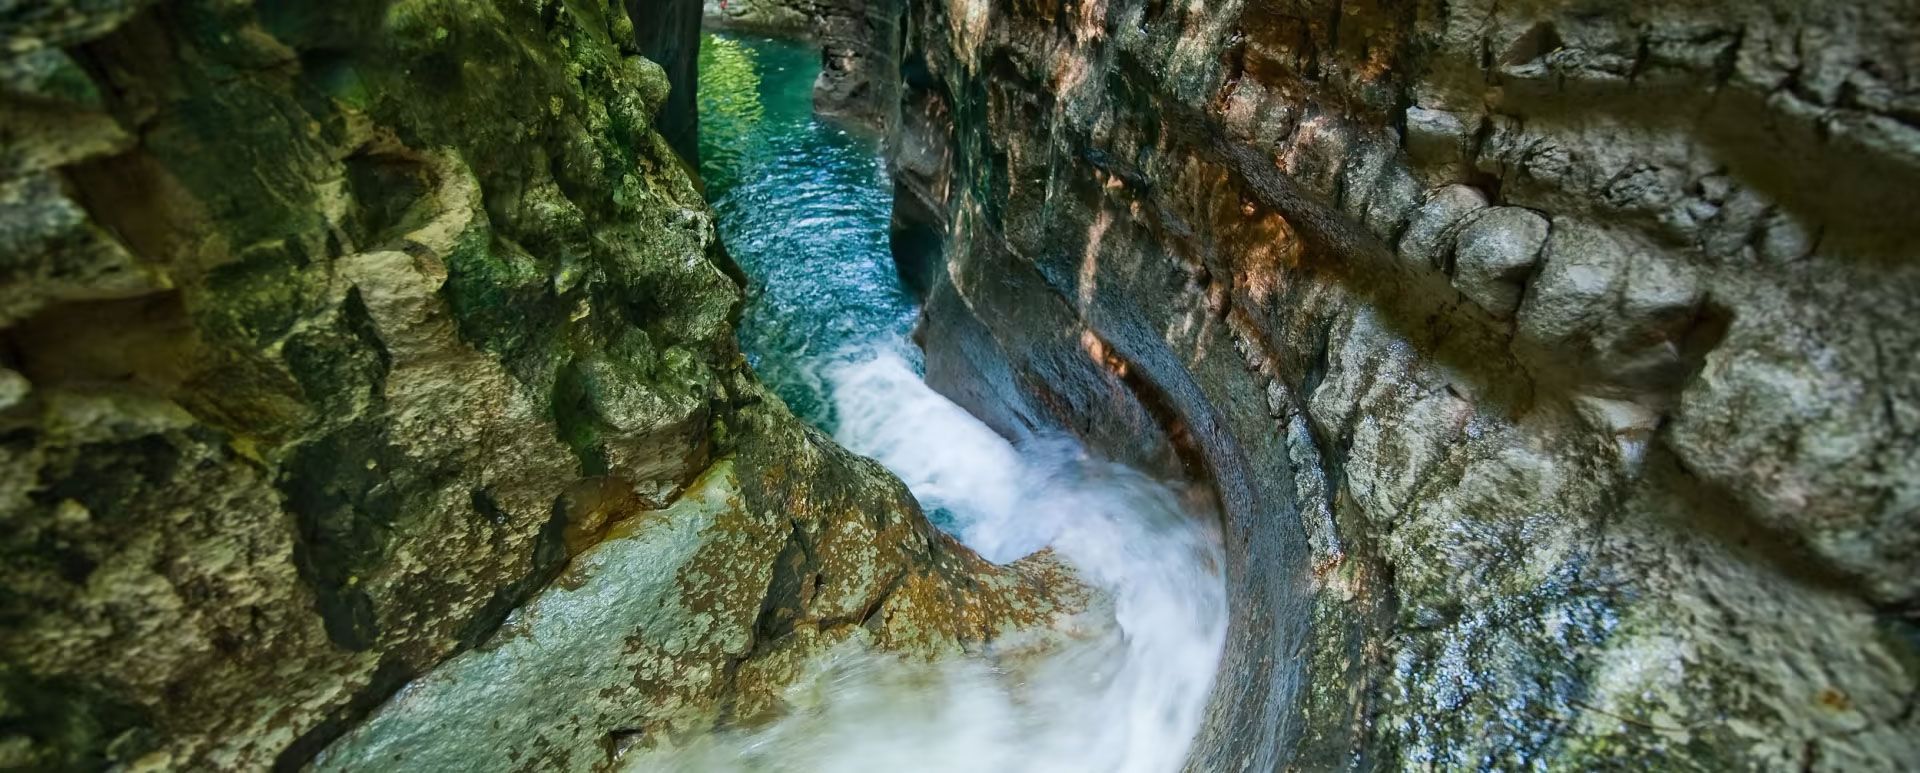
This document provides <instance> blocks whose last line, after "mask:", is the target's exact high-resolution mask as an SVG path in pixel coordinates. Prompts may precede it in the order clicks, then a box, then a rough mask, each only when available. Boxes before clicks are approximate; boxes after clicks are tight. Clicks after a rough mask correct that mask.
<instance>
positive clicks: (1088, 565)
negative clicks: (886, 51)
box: [629, 35, 1227, 773]
mask: <svg viewBox="0 0 1920 773" xmlns="http://www.w3.org/2000/svg"><path fill="white" fill-rule="evenodd" d="M818 67H819V61H818V54H817V53H816V52H815V51H813V50H812V49H810V48H808V47H806V46H802V45H799V44H794V43H787V42H782V41H772V40H764V39H758V38H750V37H733V36H722V35H711V36H708V38H707V39H706V43H705V45H704V46H703V48H702V52H701V73H700V80H701V94H700V97H701V103H700V110H701V116H700V122H701V132H700V134H701V136H700V140H701V141H700V145H701V148H700V150H701V154H702V162H701V172H702V176H703V178H704V179H705V184H706V186H707V193H708V198H709V200H710V201H711V202H712V203H713V207H714V210H715V212H716V214H717V217H718V224H719V229H720V232H721V235H722V237H723V238H724V239H725V240H726V242H727V245H728V247H729V249H730V250H731V252H732V253H733V255H734V257H735V259H736V260H737V261H738V262H739V263H740V265H741V267H742V268H743V269H744V270H745V272H746V273H747V275H748V277H749V279H750V281H751V285H752V289H751V290H750V292H749V298H748V305H747V308H746V310H745V313H744V317H743V319H742V321H741V324H740V330H739V336H740V342H741V347H742V349H743V350H744V351H745V352H746V354H747V357H748V359H749V361H751V362H752V364H753V366H754V368H755V369H756V370H757V371H758V373H759V374H760V377H761V378H762V379H763V380H765V381H766V382H767V383H768V384H769V385H771V386H772V388H773V389H774V391H775V392H776V393H777V394H779V395H780V397H781V398H782V399H783V400H785V401H786V402H787V404H788V405H789V406H791V407H792V408H793V410H794V411H795V413H797V414H799V415H800V416H801V417H802V418H804V419H806V420H807V421H809V422H812V423H813V424H815V425H816V426H819V427H820V428H821V429H823V430H825V431H827V432H830V433H831V434H832V435H833V436H834V438H835V439H836V440H838V441H839V442H840V443H842V444H843V445H846V446H847V447H849V448H851V449H853V450H854V451H856V452H858V453H861V454H865V455H867V456H870V457H873V458H874V459H876V460H878V461H880V462H881V463H882V464H884V465H886V466H887V467H888V468H889V469H891V470H893V472H894V473H895V474H897V475H899V476H900V478H901V479H902V480H904V481H905V482H906V483H907V485H908V487H909V488H910V489H912V491H913V493H914V495H915V497H916V498H918V499H919V500H920V502H921V503H922V505H923V506H924V507H925V508H926V509H927V511H928V513H929V515H930V517H932V519H933V520H934V523H935V524H936V525H937V526H939V527H940V528H942V529H944V530H946V531H948V532H949V533H952V534H953V535H954V536H956V537H957V538H959V539H960V540H961V541H962V542H964V543H965V544H967V545H968V546H969V547H971V548H973V549H974V550H976V551H978V552H979V553H980V554H981V555H983V556H984V557H986V558H987V559H989V560H991V561H995V562H1009V561H1014V560H1017V559H1019V558H1022V557H1024V556H1027V555H1029V554H1031V553H1033V552H1035V551H1038V550H1041V549H1045V548H1051V549H1052V550H1053V551H1055V553H1056V554H1057V555H1059V556H1060V557H1061V558H1062V559H1064V560H1065V561H1066V562H1067V563H1068V564H1070V565H1071V566H1072V567H1074V569H1075V570H1076V571H1077V572H1078V573H1079V575H1080V576H1081V578H1082V580H1083V581H1084V582H1086V583H1087V584H1088V585H1089V586H1091V587H1092V588H1094V589H1095V590H1096V592H1098V593H1100V594H1101V595H1102V597H1103V599H1104V600H1105V601H1104V602H1103V603H1101V604H1098V605H1096V607H1095V610H1094V611H1093V612H1091V613H1090V615H1091V616H1092V617H1095V618H1097V619H1095V620H1094V621H1093V623H1092V624H1091V625H1088V626H1083V629H1082V630H1080V631H1079V632H1078V633H1077V634H1076V635H1075V636H1074V637H1071V638H1070V639H1068V640H1067V641H1066V643H1064V644H1058V645H1055V646H1053V647H1052V648H1051V649H1049V650H1047V651H1046V652H1045V653H1044V654H1043V655H1041V656H1038V657H1037V658H1029V659H1026V660H1023V661H1022V662H1021V664H1020V665H1019V666H1018V667H1015V668H1009V667H1006V666H1005V664H1001V663H996V662H993V661H991V660H989V659H987V658H984V657H982V658H967V657H954V658H952V659H950V660H948V661H943V662H938V663H933V664H927V663H924V662H920V661H917V660H910V659H899V658H893V657H887V656H882V655H874V654H870V653H843V654H842V655H841V656H840V657H837V658H834V659H832V660H831V661H830V662H827V663H822V664H820V665H819V667H818V668H817V669H816V671H815V673H814V674H813V676H812V677H811V678H810V679H809V680H807V681H806V683H805V684H803V685H800V686H798V687H796V689H795V691H794V693H793V694H794V695H795V696H800V697H798V698H796V700H795V701H794V706H793V709H792V710H791V711H790V712H789V714H788V715H787V716H785V717H784V718H782V719H780V720H778V721H775V722H773V723H772V724H770V725H767V726H764V727H755V728H739V729H732V730H728V731H725V732H722V733H718V734H715V735H712V736H709V737H706V738H702V739H696V740H694V741H691V742H684V743H680V744H678V745H670V746H669V747H666V748H661V749H655V750H652V751H650V752H647V753H643V754H642V755H640V756H639V758H638V759H636V760H634V762H633V764H632V765H631V766H630V767H629V769H630V770H636V771H637V770H684V771H742V772H745V771H783V772H784V771H792V772H793V773H839V772H841V771H845V772H847V773H852V772H853V771H883V772H884V771H931V772H936V773H942V772H943V773H975V772H979V773H986V772H988V771H993V772H995V773H998V772H1001V771H1031V772H1032V773H1056V772H1057V773H1066V772H1068V771H1075V772H1079V771H1086V772H1088V773H1093V772H1098V773H1110V772H1124V773H1170V772H1171V771H1175V770H1178V769H1179V768H1180V766H1181V764H1182V763H1183V762H1184V760H1185V757H1186V750H1187V747H1188V745H1189V744H1190V743H1191V741H1192V738H1193V735H1194V733H1195V732H1196V731H1197V729H1198V727H1199V724H1200V721H1201V715H1202V711H1203V709H1204V707H1205V705H1206V700H1207V695H1208V692H1209V690H1210V689H1211V686H1212V679H1213V674H1214V669H1215V666H1216V665H1217V663H1218V660H1219V656H1220V649H1221V644H1222V641H1223V639H1224V637H1225V632H1226V609H1227V607H1226V597H1225V592H1224V588H1223V584H1222V578H1221V566H1222V558H1221V549H1220V546H1219V544H1218V543H1219V537H1218V534H1217V528H1216V526H1215V524H1217V518H1215V517H1213V516H1212V515H1211V514H1201V513H1192V512H1188V511H1187V510H1185V509H1183V504H1182V502H1183V500H1182V499H1181V498H1180V497H1177V496H1175V494H1174V492H1173V490H1172V489H1170V488H1169V487H1167V486H1165V485H1162V484H1161V483H1159V482H1156V481H1153V480H1150V479H1148V478H1147V477H1145V476H1143V475H1141V474H1139V473H1137V472H1135V471H1132V470H1130V469H1127V468H1125V467H1123V466H1120V465H1117V464H1113V463H1109V462H1105V461H1102V460H1099V459H1096V458H1092V457H1091V456H1089V455H1088V454H1087V453H1086V452H1085V451H1084V450H1083V449H1081V447H1080V446H1078V445H1077V444H1075V443H1073V442H1072V441H1071V440H1068V439H1066V438H1051V439H1044V440H1041V441H1036V442H1031V443H1026V444H1023V445H1021V446H1019V447H1016V446H1014V445H1013V444H1010V443H1009V442H1008V441H1006V440H1005V439H1003V438H1001V437H1000V436H998V435H996V434H995V433H993V432H992V431H991V430H989V429H988V428H987V427H986V426H985V425H984V424H981V423H980V422H979V421H978V420H976V419H974V418H973V417H972V416H970V415H969V414H967V413H966V412H965V411H964V410H962V409H961V408H959V407H958V406H956V405H954V404H953V403H952V402H950V401H948V400H947V399H946V398H944V397H942V396H940V395H939V394H938V393H936V392H934V391H933V390H932V389H930V388H928V387H927V386H926V384H925V383H924V382H923V381H922V380H921V377H920V374H921V370H922V366H921V361H920V356H919V352H918V351H917V349H916V348H915V347H914V346H913V345H912V343H911V342H910V340H909V335H910V333H911V330H912V327H913V325H914V322H915V319H916V316H917V313H918V309H917V308H916V306H915V300H914V298H913V297H912V295H911V294H910V293H908V292H907V291H906V289H905V288H904V287H903V286H902V284H901V282H900V279H899V277H898V275H897V274H896V272H895V270H894V268H893V264H892V259H891V257H890V255H889V253H888V247H887V228H888V222H889V213H890V207H891V186H890V185H889V183H888V181H887V178H886V171H885V165H884V163H883V161H882V159H881V157H880V152H879V148H878V147H877V143H876V141H875V140H874V139H872V138H869V137H866V136H863V135H861V134H860V133H858V132H850V131H846V130H843V129H840V128H837V127H835V126H832V125H831V124H828V123H825V122H822V121H819V120H816V119H815V117H814V116H813V112H812V99H811V86H812V84H813V80H814V77H815V76H816V74H817V73H818Z"/></svg>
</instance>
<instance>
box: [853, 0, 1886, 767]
mask: <svg viewBox="0 0 1920 773" xmlns="http://www.w3.org/2000/svg"><path fill="white" fill-rule="evenodd" d="M1203 6H1204V7H1203ZM1074 7H1075V8H1077V9H1078V12H1077V13H1064V14H1063V13H1061V12H1060V9H1059V7H1057V6H1054V5H1049V4H1044V3H1043V4H1030V3H1026V4H1023V3H1013V4H996V3H983V2H974V1H972V0H935V1H933V2H925V3H912V4H908V6H907V16H906V20H905V22H904V23H903V24H902V25H901V29H903V30H905V35H904V37H905V39H906V43H905V45H904V47H903V48H902V49H901V50H902V53H903V56H904V60H903V62H902V67H901V70H902V71H903V72H905V73H910V74H911V75H912V77H909V78H908V79H907V80H908V83H907V86H906V93H905V94H904V95H903V98H902V99H901V100H899V104H900V105H901V106H902V110H903V115H902V117H901V121H900V132H901V133H903V134H904V135H905V136H902V137H896V138H895V140H894V142H893V143H892V145H891V147H893V148H896V149H898V152H899V153H900V154H901V155H900V158H899V159H898V160H897V162H896V164H895V166H894V171H895V173H896V181H897V183H898V190H899V191H900V192H901V194H902V196H901V199H902V201H907V202H910V203H911V206H910V207H901V208H898V209H897V210H896V211H897V212H905V213H907V214H906V215H905V216H906V217H909V218H912V219H913V220H914V221H915V222H916V223H917V224H918V225H920V226H921V227H925V228H929V229H935V230H938V231H940V232H943V233H945V234H947V237H948V238H947V244H946V250H945V251H944V253H943V256H942V257H943V259H944V264H943V268H944V270H942V271H934V272H928V273H930V274H931V276H933V278H934V280H935V282H934V286H932V287H931V288H930V289H929V290H928V296H929V298H930V299H931V300H930V301H929V307H928V314H927V319H926V323H925V325H924V327H923V329H922V332H921V337H922V340H923V341H924V344H925V346H926V348H927V350H928V375H929V380H930V382H931V383H934V384H935V385H936V386H937V387H938V388H941V389H942V390H944V391H947V392H948V393H950V394H952V395H954V396H955V398H956V399H957V400H960V401H962V402H963V403H965V404H967V405H969V406H973V407H976V408H981V409H982V410H983V411H984V412H985V413H987V414H988V415H990V416H992V417H993V420H994V421H995V422H997V423H996V426H1004V427H1010V428H1015V430H1017V431H1034V429H1033V428H1041V429H1046V428H1053V429H1058V430H1061V431H1067V432H1074V433H1077V434H1079V435H1081V436H1082V437H1083V438H1084V439H1085V440H1086V441H1087V442H1088V444H1089V445H1090V446H1092V447H1094V448H1096V449H1100V450H1103V451H1105V452H1106V453H1108V454H1111V455H1114V456H1117V457H1121V458H1128V459H1135V460H1138V461H1140V462H1141V463H1143V464H1156V463H1157V464H1161V465H1163V469H1170V470H1183V471H1185V472H1186V473H1188V474H1190V475H1192V476H1194V477H1195V478H1198V479H1199V480H1201V481H1202V482H1204V483H1207V484H1210V485H1211V486H1212V487H1213V488H1214V489H1215V490H1216V491H1217V492H1218V495H1219V497H1220V500H1221V503H1222V507H1223V510H1224V511H1225V518H1224V524H1223V527H1224V529H1225V530H1226V533H1227V534H1228V540H1227V544H1228V546H1229V548H1228V549H1229V556H1228V564H1229V567H1228V575H1229V587H1230V590H1231V593H1232V594H1233V599H1232V603H1233V604H1234V608H1235V609H1236V614H1235V618H1234V621H1235V622H1234V625H1233V627H1232V630H1230V631H1229V637H1228V648H1227V652H1226V658H1225V661H1224V662H1223V665H1222V667H1221V671H1220V676H1219V682H1218V684H1219V687H1218V688H1217V689H1216V691H1215V695H1214V699H1213V700H1214V704H1213V709H1212V712H1213V713H1212V716H1211V717H1210V720H1209V722H1208V724H1207V726H1206V727H1205V728H1203V730H1202V732H1201V735H1200V738H1199V739H1198V741H1197V742H1196V746H1195V748H1194V751H1193V755H1192V757H1191V758H1190V760H1189V765H1188V769H1189V770H1193V771H1213V770H1277V769H1303V770H1318V769H1335V768H1364V769H1372V768H1388V769H1400V768H1408V769H1424V768H1447V769H1455V768H1459V769H1509V768H1535V767H1538V768H1546V769H1567V770H1576V769H1611V768H1630V767H1649V766H1651V767H1657V768H1662V769H1666V768H1678V769H1703V770H1718V769H1729V768H1732V769H1749V768H1750V769H1782V768H1796V767H1797V768H1803V769H1816V770H1853V769H1861V770H1903V769H1909V768H1912V767H1914V766H1915V764H1916V761H1920V742H1917V741H1916V740H1915V739H1916V738H1920V724H1916V723H1920V717H1917V716H1916V715H1915V713H1914V712H1913V711H1912V710H1911V706H1912V696H1913V695H1914V694H1915V691H1916V689H1917V686H1920V669H1916V667H1915V665H1914V664H1915V663H1920V648H1917V647H1916V642H1920V637H1916V633H1915V632H1916V628H1915V626H1914V621H1913V616H1912V614H1911V611H1912V609H1913V608H1914V604H1915V603H1916V596H1915V586H1914V581H1913V580H1914V578H1915V577H1920V568H1916V565H1915V563H1914V561H1915V558H1914V557H1915V556H1920V550H1916V549H1915V545H1914V535H1916V534H1920V528H1916V522H1915V517H1916V513H1920V509H1916V507H1915V506H1914V503H1915V502H1916V501H1920V499H1916V493H1915V492H1916V489H1915V481H1920V452H1917V451H1916V448H1920V445H1917V444H1916V443H1915V442H1914V435H1913V429H1912V428H1913V427H1915V426H1920V369H1915V368H1913V367H1911V365H1910V363H1911V362H1912V360H1913V358H1914V356H1915V355H1916V353H1917V352H1920V349H1916V346H1920V333H1916V331H1915V329H1914V326H1913V325H1912V324H1910V321H1911V319H1912V318H1913V317H1914V316H1915V315H1916V314H1920V306H1916V301H1915V299H1916V298H1920V268H1917V267H1920V263H1916V262H1915V261H1914V260H1913V258H1914V250H1915V247H1914V245H1915V244H1920V238H1917V237H1920V234H1917V233H1916V228H1915V225H1914V222H1913V220H1912V219H1911V218H1900V217H1890V216H1888V215H1887V213H1890V212H1907V211H1915V210H1920V133H1916V132H1914V131H1913V130H1912V127H1911V123H1912V122H1911V120H1909V119H1910V118H1911V115H1912V105H1913V104H1915V99H1916V98H1917V95H1920V91H1916V88H1915V84H1916V83H1917V82H1920V81H1916V80H1915V78H1914V76H1915V70H1914V60H1913V57H1912V56H1911V42H1912V39H1913V37H1914V35H1915V20H1916V19H1920V4H1916V3H1915V2H1914V1H1913V0H1897V1H1896V2H1879V1H1877V0H1841V1H1840V2H1828V3H1804V2H1793V1H1792V0H1766V1H1765V2H1761V3H1759V4H1758V5H1755V4H1753V3H1738V2H1732V1H1731V0H1708V1H1707V2H1702V3H1688V4H1658V5H1647V4H1633V3H1625V2H1612V1H1610V0H1601V1H1600V2H1586V3H1571V2H1542V3H1524V4H1514V3H1494V2H1487V1H1485V0H1471V1H1469V2H1449V3H1430V4H1420V7H1419V8H1417V9H1410V8H1409V7H1407V6H1405V5H1396V4H1390V3H1351V2H1348V3H1337V2H1306V3H1294V4H1287V3H1259V2H1249V3H1206V4H1195V3H1187V4H1179V3H1162V2H1154V1H1153V0H1114V1H1113V2H1108V3H1104V4H1094V5H1083V6H1074ZM875 45H877V46H883V45H888V44H886V43H884V42H881V41H876V43H875ZM1902 116H1905V118H1903V117H1902ZM1903 121H1904V122H1905V125H1904V126H1903ZM932 150H937V152H929V151H932ZM1409 181H1411V182H1412V183H1413V185H1412V188H1409V185H1408V183H1409ZM1490 202H1491V203H1494V204H1497V206H1494V207H1492V208H1489V203H1490ZM1449 258H1450V259H1449ZM1462 296H1465V301H1464V302H1463V300H1462ZM1078 341H1090V342H1095V343H1097V344H1098V346H1076V345H1074V343H1075V342H1078ZM1116 373H1124V374H1125V375H1124V378H1116V377H1115V376H1114V374H1116ZM1141 416H1149V417H1152V419H1151V420H1149V421H1141V420H1139V418H1138V417H1141ZM1158 449H1170V450H1169V452H1168V453H1167V456H1171V457H1173V458H1174V459H1175V460H1176V461H1174V462H1171V463H1168V462H1165V461H1157V460H1161V459H1164V458H1165V457H1163V456H1161V455H1160V454H1158V453H1156V451H1157V450H1158Z"/></svg>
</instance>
